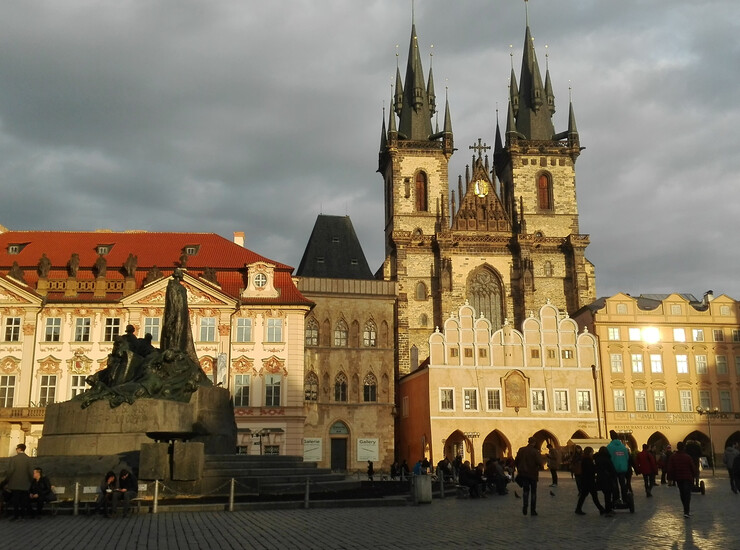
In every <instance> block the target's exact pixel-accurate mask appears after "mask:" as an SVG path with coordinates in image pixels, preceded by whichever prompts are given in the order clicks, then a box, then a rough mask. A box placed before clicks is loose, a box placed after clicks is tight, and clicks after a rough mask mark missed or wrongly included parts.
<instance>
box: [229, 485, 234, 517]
mask: <svg viewBox="0 0 740 550" xmlns="http://www.w3.org/2000/svg"><path fill="white" fill-rule="evenodd" d="M235 487H236V480H235V479H234V478H233V477H232V478H231V487H230V488H229V512H233V511H234V488H235Z"/></svg>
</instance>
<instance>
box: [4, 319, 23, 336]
mask: <svg viewBox="0 0 740 550" xmlns="http://www.w3.org/2000/svg"><path fill="white" fill-rule="evenodd" d="M20 339H21V318H20V317H6V318H5V341H6V342H18V341H19V340H20Z"/></svg>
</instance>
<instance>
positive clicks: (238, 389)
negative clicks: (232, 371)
mask: <svg viewBox="0 0 740 550" xmlns="http://www.w3.org/2000/svg"><path fill="white" fill-rule="evenodd" d="M249 386H250V375H249V374H237V375H235V376H234V406H235V407H249Z"/></svg>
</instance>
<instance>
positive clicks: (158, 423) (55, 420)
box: [38, 386, 236, 456]
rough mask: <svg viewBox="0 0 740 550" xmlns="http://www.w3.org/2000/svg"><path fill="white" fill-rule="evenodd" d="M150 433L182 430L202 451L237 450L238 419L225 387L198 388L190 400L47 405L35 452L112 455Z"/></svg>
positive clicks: (131, 448)
mask: <svg viewBox="0 0 740 550" xmlns="http://www.w3.org/2000/svg"><path fill="white" fill-rule="evenodd" d="M147 433H149V434H157V433H159V434H162V433H171V434H180V436H181V437H180V438H181V439H182V440H187V441H192V442H201V443H203V445H204V450H205V453H206V454H232V453H234V452H235V451H236V423H235V422H234V409H233V406H232V405H231V401H230V396H229V391H228V390H226V389H225V388H217V387H208V386H201V387H199V388H198V390H197V391H195V392H194V393H193V394H192V395H191V396H190V401H189V402H188V403H181V402H178V401H169V400H165V399H138V400H136V401H134V403H133V404H132V405H129V404H128V403H124V404H122V405H120V406H118V407H116V408H111V407H110V405H109V404H108V402H107V401H102V400H101V401H96V402H94V403H91V404H90V406H89V407H87V408H86V409H82V408H81V407H80V403H79V402H78V401H67V402H64V403H54V404H51V405H49V406H47V408H46V417H45V419H44V431H43V435H42V437H41V439H40V440H39V445H38V454H39V456H79V455H113V454H120V453H127V452H131V451H136V452H138V451H139V450H140V449H141V446H142V444H145V443H152V442H153V438H152V437H150V436H148V435H147Z"/></svg>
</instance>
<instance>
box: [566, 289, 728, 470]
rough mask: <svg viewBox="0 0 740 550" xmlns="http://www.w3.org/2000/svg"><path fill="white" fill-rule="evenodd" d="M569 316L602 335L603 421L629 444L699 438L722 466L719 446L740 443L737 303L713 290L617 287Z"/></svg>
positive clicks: (708, 454) (659, 444) (657, 445)
mask: <svg viewBox="0 0 740 550" xmlns="http://www.w3.org/2000/svg"><path fill="white" fill-rule="evenodd" d="M573 317H574V319H575V320H576V321H577V322H578V323H579V325H580V326H581V327H583V328H586V329H587V330H589V331H590V332H592V333H594V334H596V335H597V336H598V338H599V341H600V354H601V364H602V365H603V369H602V370H603V378H602V382H603V394H604V398H603V400H602V401H601V403H602V407H603V409H602V415H603V418H604V419H605V422H606V425H607V427H608V428H609V429H614V430H616V431H617V432H619V433H621V434H623V439H625V440H626V441H627V442H629V444H630V446H631V448H632V449H639V448H640V446H641V445H642V444H643V443H647V444H649V445H651V446H654V447H655V448H657V449H662V448H664V447H665V446H666V445H668V444H671V445H673V446H674V448H675V444H676V442H677V441H686V440H690V439H693V440H696V441H699V442H700V443H701V445H702V449H703V452H704V456H706V457H707V458H708V460H709V461H711V460H712V456H715V457H717V460H719V464H720V466H721V459H720V458H719V457H720V456H721V453H722V452H723V451H724V449H725V447H727V446H729V445H731V444H733V443H735V442H740V303H738V302H737V301H735V300H733V299H732V298H729V297H728V296H724V295H722V296H718V297H716V298H714V297H713V294H712V293H711V292H708V293H707V294H705V296H704V298H703V299H701V300H698V299H696V298H695V297H694V296H692V295H690V294H644V295H640V296H637V297H633V296H630V295H628V294H623V293H620V294H615V295H614V296H611V297H608V298H600V299H599V300H597V301H595V302H594V303H592V304H589V305H588V306H586V307H584V308H582V309H581V310H580V311H578V312H576V313H575V314H574V316H573ZM699 410H701V411H702V414H699V412H698V411H699ZM707 412H708V413H709V414H706V413H707Z"/></svg>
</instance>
